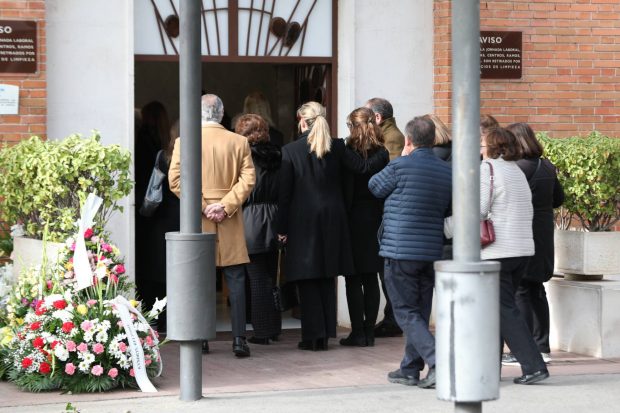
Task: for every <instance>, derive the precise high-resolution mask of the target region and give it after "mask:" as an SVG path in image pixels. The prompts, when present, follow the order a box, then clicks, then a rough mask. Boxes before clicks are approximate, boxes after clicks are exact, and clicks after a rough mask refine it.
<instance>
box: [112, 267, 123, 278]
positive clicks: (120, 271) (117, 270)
mask: <svg viewBox="0 0 620 413" xmlns="http://www.w3.org/2000/svg"><path fill="white" fill-rule="evenodd" d="M112 271H114V272H115V273H117V274H119V275H120V274H123V273H125V266H124V265H123V264H116V265H115V266H114V269H113V270H112Z"/></svg>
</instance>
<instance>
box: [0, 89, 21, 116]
mask: <svg viewBox="0 0 620 413" xmlns="http://www.w3.org/2000/svg"><path fill="white" fill-rule="evenodd" d="M18 112H19V87H17V86H14V85H3V84H0V115H17V113H18Z"/></svg>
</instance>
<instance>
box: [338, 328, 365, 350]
mask: <svg viewBox="0 0 620 413" xmlns="http://www.w3.org/2000/svg"><path fill="white" fill-rule="evenodd" d="M340 345H341V346H348V347H366V346H367V345H368V344H367V343H366V335H364V334H363V333H360V332H356V331H352V332H351V334H349V336H348V337H347V338H341V339H340Z"/></svg>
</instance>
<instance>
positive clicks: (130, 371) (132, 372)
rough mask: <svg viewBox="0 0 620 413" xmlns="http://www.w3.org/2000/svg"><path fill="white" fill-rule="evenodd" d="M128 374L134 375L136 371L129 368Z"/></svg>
mask: <svg viewBox="0 0 620 413" xmlns="http://www.w3.org/2000/svg"><path fill="white" fill-rule="evenodd" d="M129 375H130V376H131V377H136V373H135V372H134V371H133V369H130V370H129Z"/></svg>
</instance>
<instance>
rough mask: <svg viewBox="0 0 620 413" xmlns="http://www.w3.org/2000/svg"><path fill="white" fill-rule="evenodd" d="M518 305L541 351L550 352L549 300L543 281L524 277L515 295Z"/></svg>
mask: <svg viewBox="0 0 620 413" xmlns="http://www.w3.org/2000/svg"><path fill="white" fill-rule="evenodd" d="M515 299H516V302H517V307H519V311H520V312H521V315H522V316H523V318H525V322H526V323H527V326H528V327H529V329H530V332H531V333H532V336H533V337H534V341H535V342H536V345H537V346H538V351H540V352H541V353H549V352H550V351H551V349H550V348H549V325H550V322H549V302H548V301H547V292H546V291H545V286H544V285H543V283H541V282H538V281H531V280H525V279H522V280H521V283H520V284H519V287H518V288H517V294H516V296H515Z"/></svg>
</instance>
